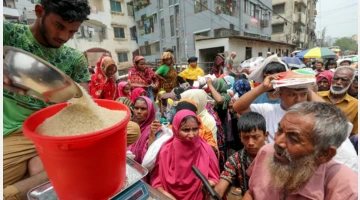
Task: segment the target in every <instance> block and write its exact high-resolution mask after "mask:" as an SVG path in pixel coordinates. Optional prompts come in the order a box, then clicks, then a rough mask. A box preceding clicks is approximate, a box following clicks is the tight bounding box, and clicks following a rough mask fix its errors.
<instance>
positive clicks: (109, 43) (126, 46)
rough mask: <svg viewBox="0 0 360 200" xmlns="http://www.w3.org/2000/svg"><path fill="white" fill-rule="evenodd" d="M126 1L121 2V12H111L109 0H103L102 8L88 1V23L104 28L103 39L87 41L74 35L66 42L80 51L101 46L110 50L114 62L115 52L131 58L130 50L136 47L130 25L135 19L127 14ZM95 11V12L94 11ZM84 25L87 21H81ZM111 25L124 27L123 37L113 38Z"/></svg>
mask: <svg viewBox="0 0 360 200" xmlns="http://www.w3.org/2000/svg"><path fill="white" fill-rule="evenodd" d="M128 1H129V0H127V1H122V2H121V7H122V13H121V14H120V13H117V14H112V13H111V10H110V1H108V0H103V1H102V2H103V6H102V8H103V11H101V10H102V9H96V6H95V5H93V4H92V1H90V6H91V7H92V13H91V14H90V16H89V19H90V21H89V23H93V26H95V24H96V25H102V26H103V27H105V28H106V37H105V38H106V39H104V40H103V41H89V40H88V39H83V38H81V39H78V38H76V37H74V38H73V39H70V40H69V41H68V42H67V45H69V46H71V47H73V48H76V49H78V50H80V51H86V50H88V49H91V48H102V49H106V50H108V51H110V52H111V55H112V56H113V58H114V60H115V62H118V57H117V53H118V52H127V55H128V61H129V62H131V60H132V52H133V51H135V50H136V49H138V45H137V43H136V41H134V40H131V37H130V27H132V26H134V25H135V20H134V18H133V17H132V16H128V12H127V4H126V3H127V2H128ZM95 11H96V12H95ZM83 24H84V25H86V24H87V23H86V22H85V23H83ZM113 25H117V26H123V27H124V29H125V39H115V38H114V31H113Z"/></svg>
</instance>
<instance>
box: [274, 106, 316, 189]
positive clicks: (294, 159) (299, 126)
mask: <svg viewBox="0 0 360 200" xmlns="http://www.w3.org/2000/svg"><path fill="white" fill-rule="evenodd" d="M313 119H314V117H313V116H311V115H306V116H299V115H296V114H293V113H288V114H285V116H284V117H283V119H282V120H281V121H280V123H279V129H278V131H277V132H276V135H275V144H274V149H275V152H274V153H273V154H272V155H271V156H270V157H269V160H268V161H267V165H268V168H269V172H270V176H271V178H272V186H273V187H275V188H283V187H284V186H286V189H287V190H289V191H296V190H298V189H299V188H300V187H301V186H303V185H304V184H305V183H306V182H307V181H308V180H309V179H310V178H311V177H312V175H313V174H314V172H315V171H316V169H317V167H318V164H317V155H318V153H317V152H315V151H314V146H313V143H312V128H313V125H314V124H313Z"/></svg>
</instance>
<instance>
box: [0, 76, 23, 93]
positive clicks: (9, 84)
mask: <svg viewBox="0 0 360 200" xmlns="http://www.w3.org/2000/svg"><path fill="white" fill-rule="evenodd" d="M3 83H4V84H3V85H4V89H6V90H9V91H11V92H14V93H16V94H21V95H25V94H26V92H27V91H26V90H24V89H22V88H19V87H16V86H14V85H13V83H12V81H11V79H10V78H9V77H8V76H7V75H6V74H5V72H4V71H3Z"/></svg>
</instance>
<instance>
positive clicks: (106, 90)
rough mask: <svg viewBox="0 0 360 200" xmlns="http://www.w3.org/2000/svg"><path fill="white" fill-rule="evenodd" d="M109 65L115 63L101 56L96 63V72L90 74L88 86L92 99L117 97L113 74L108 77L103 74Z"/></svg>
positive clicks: (113, 98) (112, 98)
mask: <svg viewBox="0 0 360 200" xmlns="http://www.w3.org/2000/svg"><path fill="white" fill-rule="evenodd" d="M111 65H115V62H114V60H113V59H112V58H110V57H105V56H101V57H100V59H99V61H98V62H97V63H96V73H95V74H93V75H91V82H90V87H89V88H90V95H91V96H92V97H93V98H94V99H109V100H116V99H117V98H118V91H117V89H116V81H115V76H114V75H113V76H112V77H110V78H108V77H106V76H105V74H104V72H105V71H106V69H107V68H108V67H109V66H111ZM115 66H116V65H115Z"/></svg>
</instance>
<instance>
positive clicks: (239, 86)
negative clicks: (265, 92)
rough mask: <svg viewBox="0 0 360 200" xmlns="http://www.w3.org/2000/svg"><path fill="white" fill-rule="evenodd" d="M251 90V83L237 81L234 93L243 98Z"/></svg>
mask: <svg viewBox="0 0 360 200" xmlns="http://www.w3.org/2000/svg"><path fill="white" fill-rule="evenodd" d="M250 90H251V86H250V82H249V81H248V80H246V79H239V80H237V81H236V83H235V85H234V88H233V91H234V94H238V96H239V97H241V96H242V95H243V94H245V93H246V92H248V91H250Z"/></svg>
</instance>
